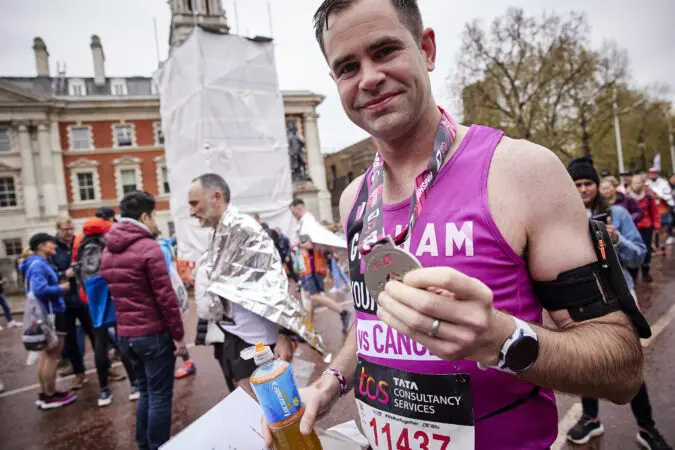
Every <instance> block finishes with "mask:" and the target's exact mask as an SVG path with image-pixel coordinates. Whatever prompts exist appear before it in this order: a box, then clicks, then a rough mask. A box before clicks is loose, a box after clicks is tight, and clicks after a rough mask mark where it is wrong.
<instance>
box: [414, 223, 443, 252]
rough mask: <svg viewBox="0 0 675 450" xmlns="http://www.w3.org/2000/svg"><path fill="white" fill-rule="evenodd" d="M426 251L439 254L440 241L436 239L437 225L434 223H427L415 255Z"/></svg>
mask: <svg viewBox="0 0 675 450" xmlns="http://www.w3.org/2000/svg"><path fill="white" fill-rule="evenodd" d="M425 253H429V254H431V256H438V242H437V241H436V227H435V226H434V224H433V223H427V226H426V227H425V228H424V233H423V234H422V238H421V239H420V245H419V246H418V247H417V251H416V252H415V256H422V255H424V254H425Z"/></svg>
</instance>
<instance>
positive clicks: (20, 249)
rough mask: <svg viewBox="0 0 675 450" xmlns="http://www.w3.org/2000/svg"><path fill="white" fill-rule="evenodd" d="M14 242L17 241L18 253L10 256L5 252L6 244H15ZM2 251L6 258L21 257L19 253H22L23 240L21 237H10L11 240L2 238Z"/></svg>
mask: <svg viewBox="0 0 675 450" xmlns="http://www.w3.org/2000/svg"><path fill="white" fill-rule="evenodd" d="M16 241H19V253H18V254H15V255H10V254H9V252H8V251H7V243H8V242H11V243H15V242H16ZM2 250H3V252H4V253H5V257H7V258H18V257H20V256H21V253H23V239H21V237H13V238H12V237H11V238H4V239H3V240H2Z"/></svg>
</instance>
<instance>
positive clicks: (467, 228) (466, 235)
mask: <svg viewBox="0 0 675 450" xmlns="http://www.w3.org/2000/svg"><path fill="white" fill-rule="evenodd" d="M454 246H457V250H460V249H461V248H462V246H463V247H464V254H465V255H466V256H473V221H468V222H464V224H462V228H460V229H459V230H458V229H457V225H455V224H454V223H453V222H449V223H447V224H445V256H454V254H455V248H454Z"/></svg>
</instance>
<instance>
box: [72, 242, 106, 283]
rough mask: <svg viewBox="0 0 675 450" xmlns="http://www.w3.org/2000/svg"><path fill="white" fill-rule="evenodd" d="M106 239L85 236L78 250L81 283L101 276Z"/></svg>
mask: <svg viewBox="0 0 675 450" xmlns="http://www.w3.org/2000/svg"><path fill="white" fill-rule="evenodd" d="M104 248H105V239H103V236H100V235H92V236H85V238H84V239H83V240H82V242H81V243H80V246H79V248H78V250H77V263H78V266H79V267H78V270H77V272H78V277H79V279H80V283H81V284H82V285H84V283H85V281H87V280H89V279H90V278H93V277H95V276H98V275H99V270H100V269H101V259H102V258H103V249H104Z"/></svg>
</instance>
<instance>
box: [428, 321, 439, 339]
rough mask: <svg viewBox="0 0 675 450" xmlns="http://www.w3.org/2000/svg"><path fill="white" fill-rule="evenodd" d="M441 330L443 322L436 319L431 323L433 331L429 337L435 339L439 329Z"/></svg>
mask: <svg viewBox="0 0 675 450" xmlns="http://www.w3.org/2000/svg"><path fill="white" fill-rule="evenodd" d="M439 328H441V321H440V320H438V319H434V321H433V322H432V323H431V331H429V333H428V334H429V336H431V337H435V336H436V334H437V333H438V329H439Z"/></svg>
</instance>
